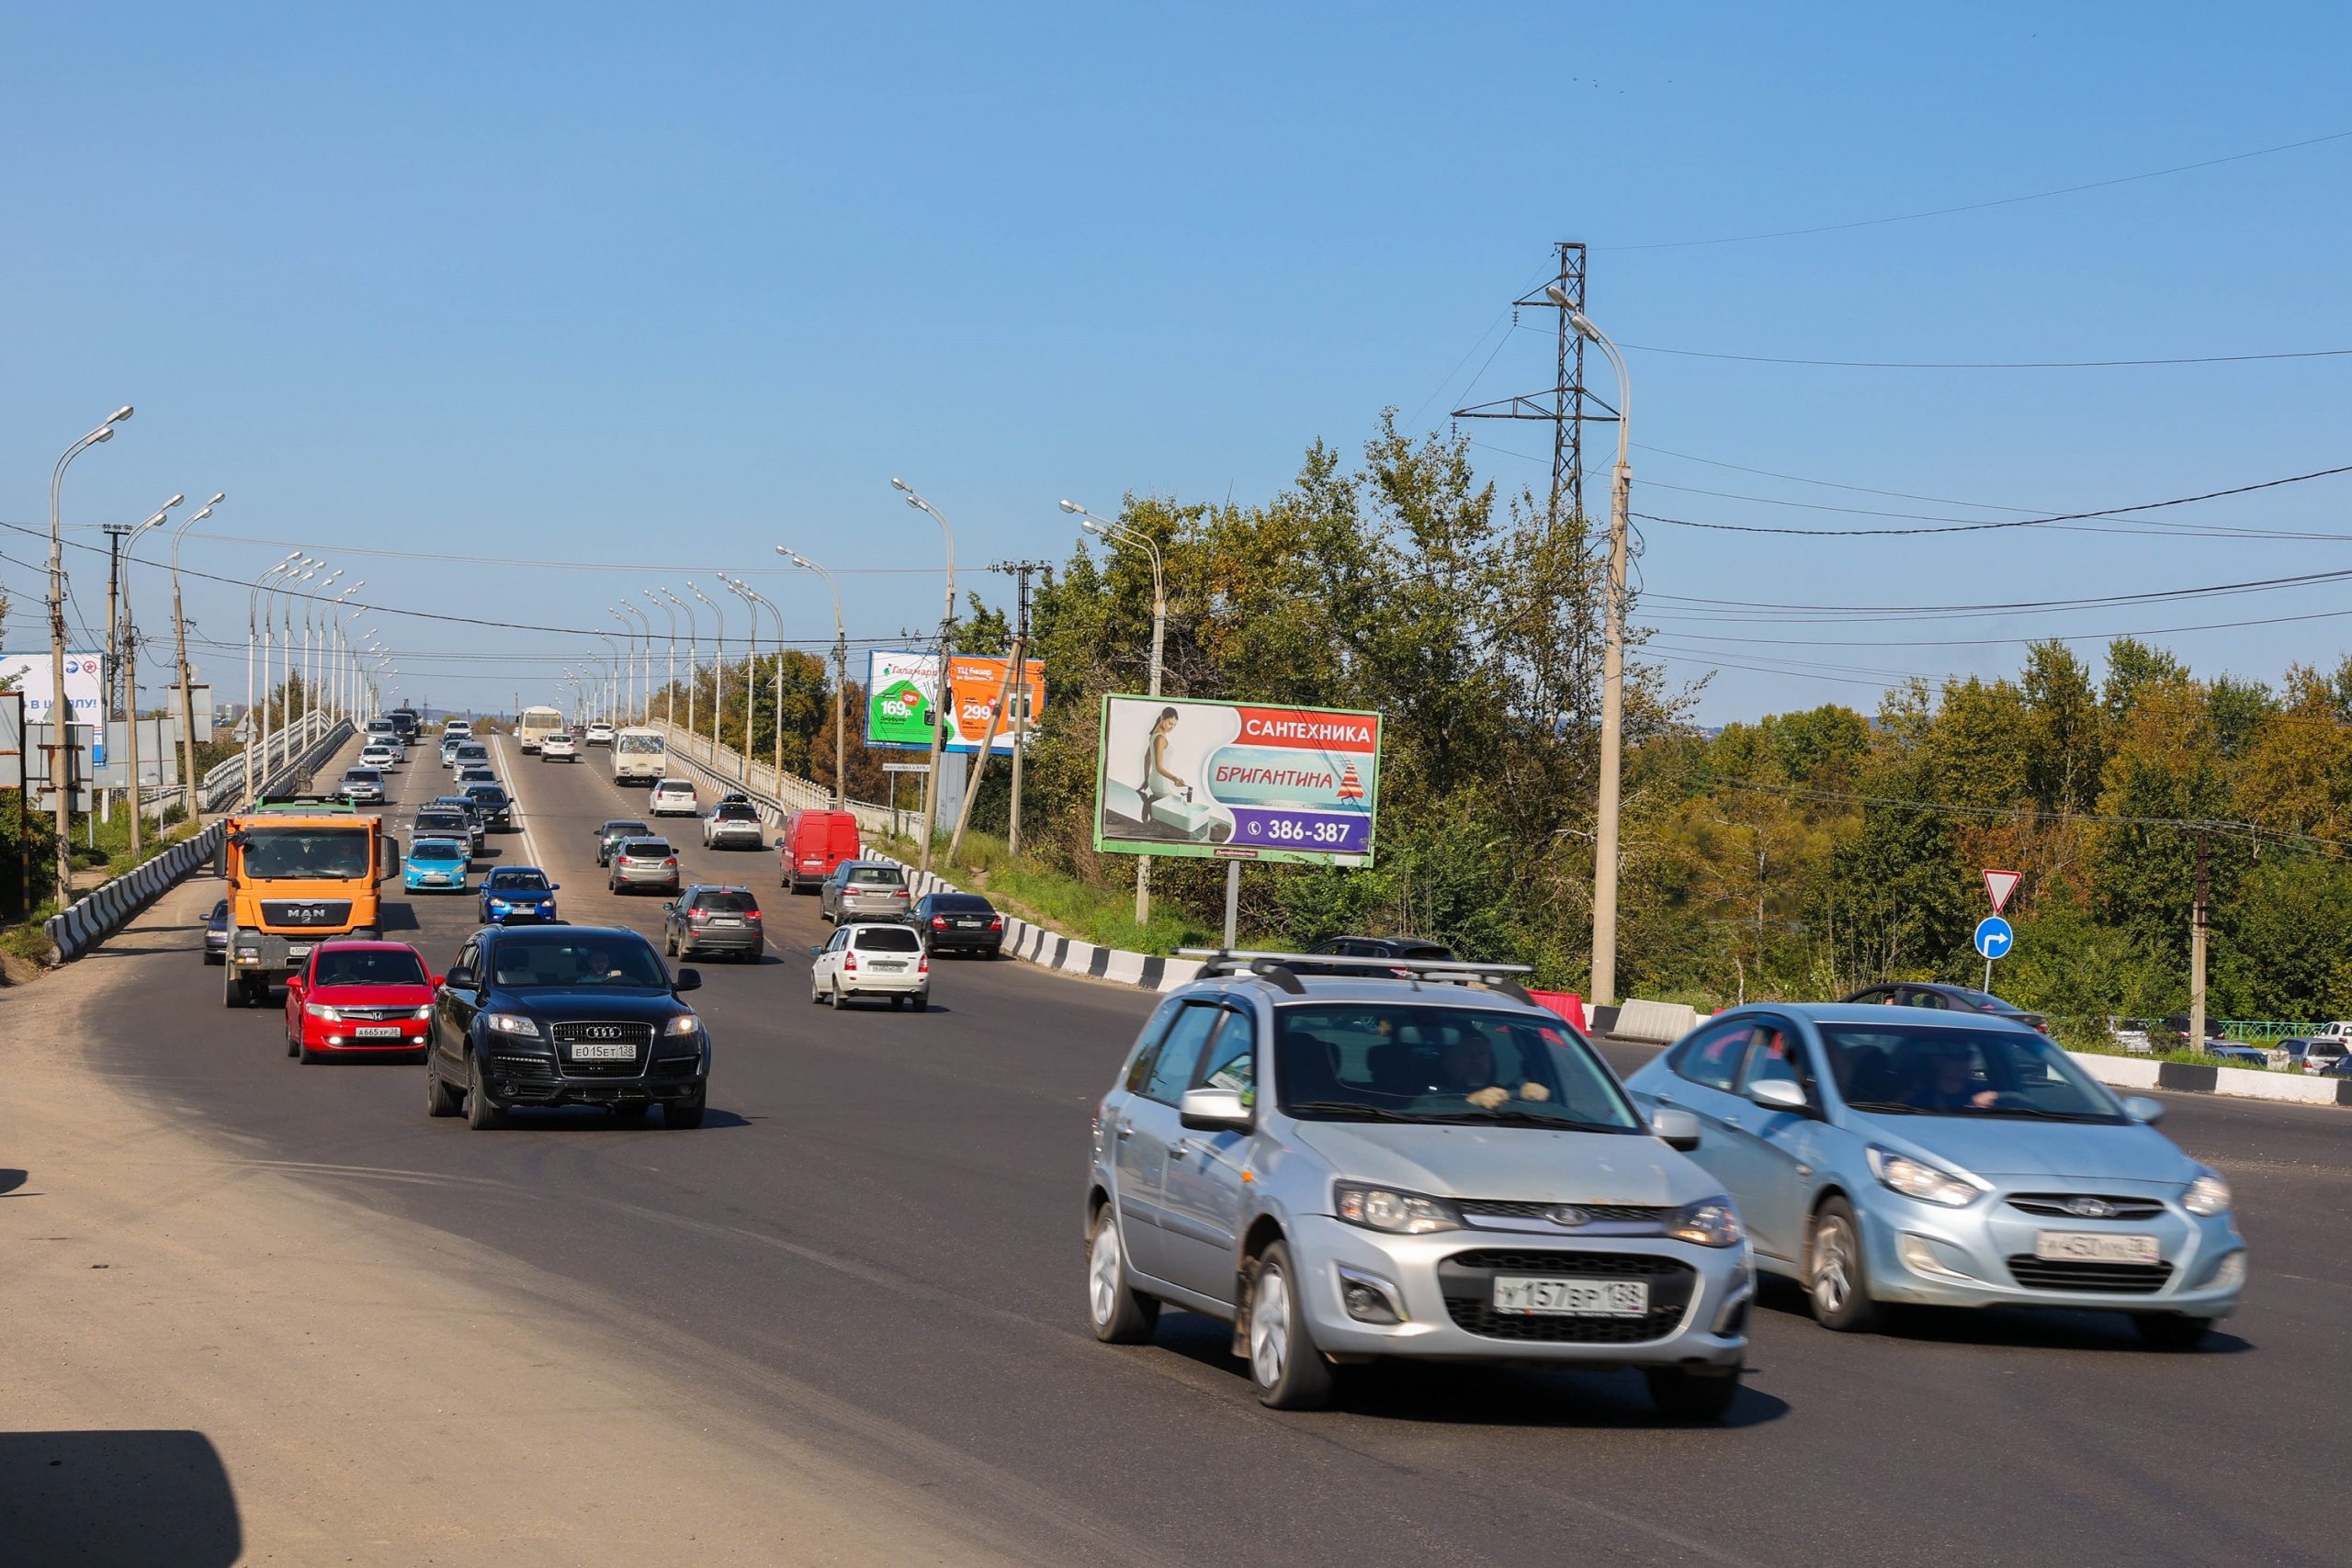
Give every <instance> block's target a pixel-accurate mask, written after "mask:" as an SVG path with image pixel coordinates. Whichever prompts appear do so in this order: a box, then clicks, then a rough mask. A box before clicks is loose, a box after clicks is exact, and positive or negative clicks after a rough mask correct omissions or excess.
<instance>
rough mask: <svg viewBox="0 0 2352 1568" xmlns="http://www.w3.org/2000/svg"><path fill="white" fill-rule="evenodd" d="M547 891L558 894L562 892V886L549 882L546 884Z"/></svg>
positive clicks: (558, 883)
mask: <svg viewBox="0 0 2352 1568" xmlns="http://www.w3.org/2000/svg"><path fill="white" fill-rule="evenodd" d="M562 891H563V884H562V883H560V882H550V883H548V892H550V893H560V892H562Z"/></svg>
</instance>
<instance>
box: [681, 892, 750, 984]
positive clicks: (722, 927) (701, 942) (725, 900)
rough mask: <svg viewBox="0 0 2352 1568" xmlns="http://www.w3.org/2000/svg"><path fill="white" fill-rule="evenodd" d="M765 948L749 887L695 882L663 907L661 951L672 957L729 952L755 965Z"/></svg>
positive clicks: (690, 956) (691, 956)
mask: <svg viewBox="0 0 2352 1568" xmlns="http://www.w3.org/2000/svg"><path fill="white" fill-rule="evenodd" d="M765 946H766V934H765V931H764V929H763V927H762V925H761V922H760V901H759V898H758V897H756V896H755V895H754V894H753V893H752V890H751V889H750V888H748V887H732V886H720V885H715V884H708V883H696V884H695V886H692V887H689V888H686V889H685V890H684V891H683V892H681V893H680V894H679V895H678V896H677V897H676V898H674V899H673V900H672V901H671V902H670V903H668V904H666V905H664V906H663V907H662V951H663V952H664V953H668V954H669V955H670V956H671V957H673V958H693V957H695V956H696V955H698V954H701V953H733V954H734V955H735V956H736V957H737V958H739V959H741V960H742V961H743V962H744V963H746V964H757V963H758V962H759V961H760V953H761V951H762V950H763V948H764V947H765Z"/></svg>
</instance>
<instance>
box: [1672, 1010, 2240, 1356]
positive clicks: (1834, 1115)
mask: <svg viewBox="0 0 2352 1568" xmlns="http://www.w3.org/2000/svg"><path fill="white" fill-rule="evenodd" d="M1626 1087H1628V1088H1629V1089H1632V1090H1633V1091H1634V1094H1635V1095H1636V1096H1637V1097H1639V1098H1640V1099H1641V1100H1644V1101H1645V1103H1647V1104H1649V1105H1652V1106H1655V1107H1658V1108H1666V1107H1673V1108H1676V1109H1679V1110H1684V1111H1691V1112H1692V1113H1693V1114H1695V1115H1696V1116H1697V1117H1698V1118H1699V1120H1700V1123H1701V1126H1702V1139H1701V1142H1700V1146H1699V1149H1698V1150H1697V1152H1696V1153H1695V1154H1694V1155H1693V1156H1692V1157H1693V1158H1695V1159H1696V1160H1698V1162H1699V1163H1700V1164H1701V1165H1703V1166H1705V1167H1706V1168H1708V1169H1710V1170H1711V1171H1713V1173H1714V1174H1715V1176H1716V1177H1717V1179H1720V1180H1721V1181H1722V1183H1723V1185H1724V1190H1727V1191H1728V1192H1729V1193H1730V1194H1731V1197H1732V1201H1734V1202H1735V1203H1736V1204H1737V1205H1738V1207H1739V1213H1740V1217H1741V1218H1742V1219H1743V1220H1744V1221H1745V1222H1746V1223H1747V1230H1748V1235H1749V1239H1750V1240H1751V1242H1752V1243H1753V1245H1754V1247H1755V1248H1756V1260H1757V1266H1758V1268H1761V1269H1767V1270H1770V1272H1773V1273H1776V1274H1783V1275H1787V1276H1789V1277H1791V1278H1793V1279H1797V1280H1802V1281H1803V1282H1804V1286H1805V1288H1806V1291H1807V1293H1808V1296H1809V1298H1810V1301H1811V1303H1812V1307H1813V1312H1814V1315H1815V1318H1817V1319H1818V1320H1819V1321H1820V1322H1821V1323H1822V1324H1823V1325H1825V1326H1827V1327H1830V1328H1834V1329H1841V1330H1847V1331H1859V1330H1868V1329H1871V1328H1874V1327H1876V1326H1877V1325H1878V1324H1879V1322H1880V1320H1881V1317H1882V1308H1883V1305H1884V1304H1885V1303H1904V1302H1911V1303H1926V1304H1930V1305H1938V1306H1964V1307H1976V1306H2049V1307H2069V1308H2075V1309H2077V1310H2080V1309H2085V1308H2091V1309H2105V1310H2109V1311H2120V1312H2123V1313H2127V1314H2130V1315H2131V1319H2132V1321H2133V1322H2134V1323H2135V1324H2136V1325H2138V1327H2139V1329H2140V1332H2141V1334H2142V1335H2143V1337H2145V1338H2146V1339H2147V1340H2148V1341H2149V1342H2150V1343H2152V1344H2154V1345H2157V1346H2162V1347H2166V1348H2184V1347H2188V1346H2191V1345H2194V1344H2196V1343H2197V1342H2198V1341H2199V1340H2200V1339H2202V1338H2203V1337H2205V1336H2206V1334H2207V1333H2208V1332H2209V1331H2210V1330H2211V1327H2212V1325H2213V1323H2214V1322H2215V1321H2216V1320H2217V1319H2220V1318H2223V1317H2227V1316H2228V1315H2229V1314H2231V1313H2233V1312H2234V1311H2235V1310H2236V1309H2237V1304H2238V1296H2239V1293H2240V1292H2241V1291H2242V1290H2243V1289H2244V1287H2245V1239H2244V1238H2243V1237H2242V1236H2240V1235H2239V1234H2238V1231H2237V1226H2236V1225H2235V1224H2234V1223H2233V1219H2232V1214H2231V1200H2230V1189H2229V1185H2228V1183H2227V1182H2225V1181H2223V1180H2222V1178H2221V1176H2220V1175H2219V1174H2218V1173H2216V1172H2214V1171H2212V1170H2210V1169H2208V1168H2205V1167H2204V1166H2201V1165H2199V1164H2198V1163H2197V1162H2196V1161H2194V1160H2192V1159H2190V1158H2189V1157H2188V1156H2187V1155H2185V1154H2183V1153H2182V1152H2181V1151H2180V1149H2179V1148H2178V1147H2177V1145H2175V1144H2174V1143H2173V1142H2172V1140H2171V1139H2169V1138H2167V1137H2165V1135H2164V1134H2161V1133H2159V1132H2157V1131H2156V1130H2155V1128H2154V1125H2152V1123H2154V1122H2155V1121H2156V1120H2157V1119H2158V1118H2159V1117H2161V1116H2162V1115H2163V1114H2164V1107H2163V1105H2162V1104H2161V1103H2160V1102H2158V1101H2156V1100H2147V1099H2143V1098H2138V1097H2134V1098H2132V1099H2129V1100H2118V1099H2117V1098H2116V1097H2115V1096H2114V1095H2112V1094H2110V1093H2109V1092H2108V1090H2107V1089H2105V1088H2104V1087H2102V1086H2101V1085H2100V1084H2099V1083H2098V1081H2097V1080H2096V1079H2094V1078H2092V1077H2090V1075H2089V1074H2087V1073H2086V1072H2085V1071H2083V1069H2082V1068H2081V1066H2078V1065H2077V1064H2076V1063H2075V1061H2074V1060H2073V1059H2072V1058H2071V1057H2070V1056H2068V1055H2067V1054H2066V1053H2065V1052H2064V1051H2063V1050H2061V1049H2060V1048H2059V1047H2058V1046H2056V1045H2054V1044H2052V1043H2051V1042H2050V1041H2049V1040H2048V1039H2047V1038H2046V1037H2044V1036H2042V1035H2041V1034H2038V1033H2036V1032H2033V1031H2031V1030H2030V1029H2026V1028H2023V1027H2020V1026H2019V1025H2017V1024H2014V1023H2009V1022H2006V1021H2001V1020H1998V1019H1993V1018H1985V1017H1975V1016H1970V1015H1966V1014H1955V1013H1947V1012H1938V1011H1931V1010H1927V1009H1924V1008H1890V1007H1870V1006H1851V1005H1844V1004H1840V1005H1836V1006H1770V1007H1747V1008H1738V1009H1735V1010H1731V1011H1729V1012H1726V1013H1722V1014H1718V1015H1717V1016H1716V1017H1714V1018H1713V1019H1711V1020H1709V1021H1707V1022H1705V1023H1703V1024H1702V1025H1701V1026H1700V1027H1699V1028H1698V1029H1696V1030H1694V1031H1692V1032H1691V1033H1690V1034H1688V1035H1685V1036H1684V1037H1683V1038H1682V1040H1681V1041H1680V1042H1679V1043H1677V1044H1676V1045H1674V1046H1673V1047H1672V1048H1671V1049H1670V1050H1668V1051H1667V1052H1666V1053H1664V1054H1663V1055H1660V1056H1659V1057H1657V1059H1656V1060H1654V1061H1652V1062H1650V1063H1648V1064H1647V1065H1645V1066H1644V1067H1643V1068H1642V1069H1641V1070H1640V1071H1639V1072H1637V1073H1635V1074H1634V1076H1633V1077H1632V1078H1631V1079H1629V1080H1628V1082H1627V1086H1626Z"/></svg>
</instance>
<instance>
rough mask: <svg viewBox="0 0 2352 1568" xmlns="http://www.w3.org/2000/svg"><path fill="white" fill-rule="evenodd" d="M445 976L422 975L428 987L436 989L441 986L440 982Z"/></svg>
mask: <svg viewBox="0 0 2352 1568" xmlns="http://www.w3.org/2000/svg"><path fill="white" fill-rule="evenodd" d="M445 977H446V976H440V975H428V976H425V977H424V983H425V985H426V986H427V987H430V988H432V989H434V990H436V991H437V990H439V989H440V988H441V982H442V980H443V979H444V978H445Z"/></svg>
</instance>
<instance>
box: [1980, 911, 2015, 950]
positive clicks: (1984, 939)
mask: <svg viewBox="0 0 2352 1568" xmlns="http://www.w3.org/2000/svg"><path fill="white" fill-rule="evenodd" d="M2017 940H2018V933H2017V932H2015V931H2011V930H2010V929H2009V922H2008V921H2007V920H2005V919H2001V917H2000V916H1998V915H1987V916H1985V918H1984V919H1981V920H1979V921H1977V922H1976V936H1975V942H1976V956H1978V957H1979V958H1983V959H1986V960H1988V961H1989V960H1991V959H1995V958H2007V956H2008V955H2009V949H2010V948H2011V947H2012V946H2013V945H2015V944H2016V942H2017Z"/></svg>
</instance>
